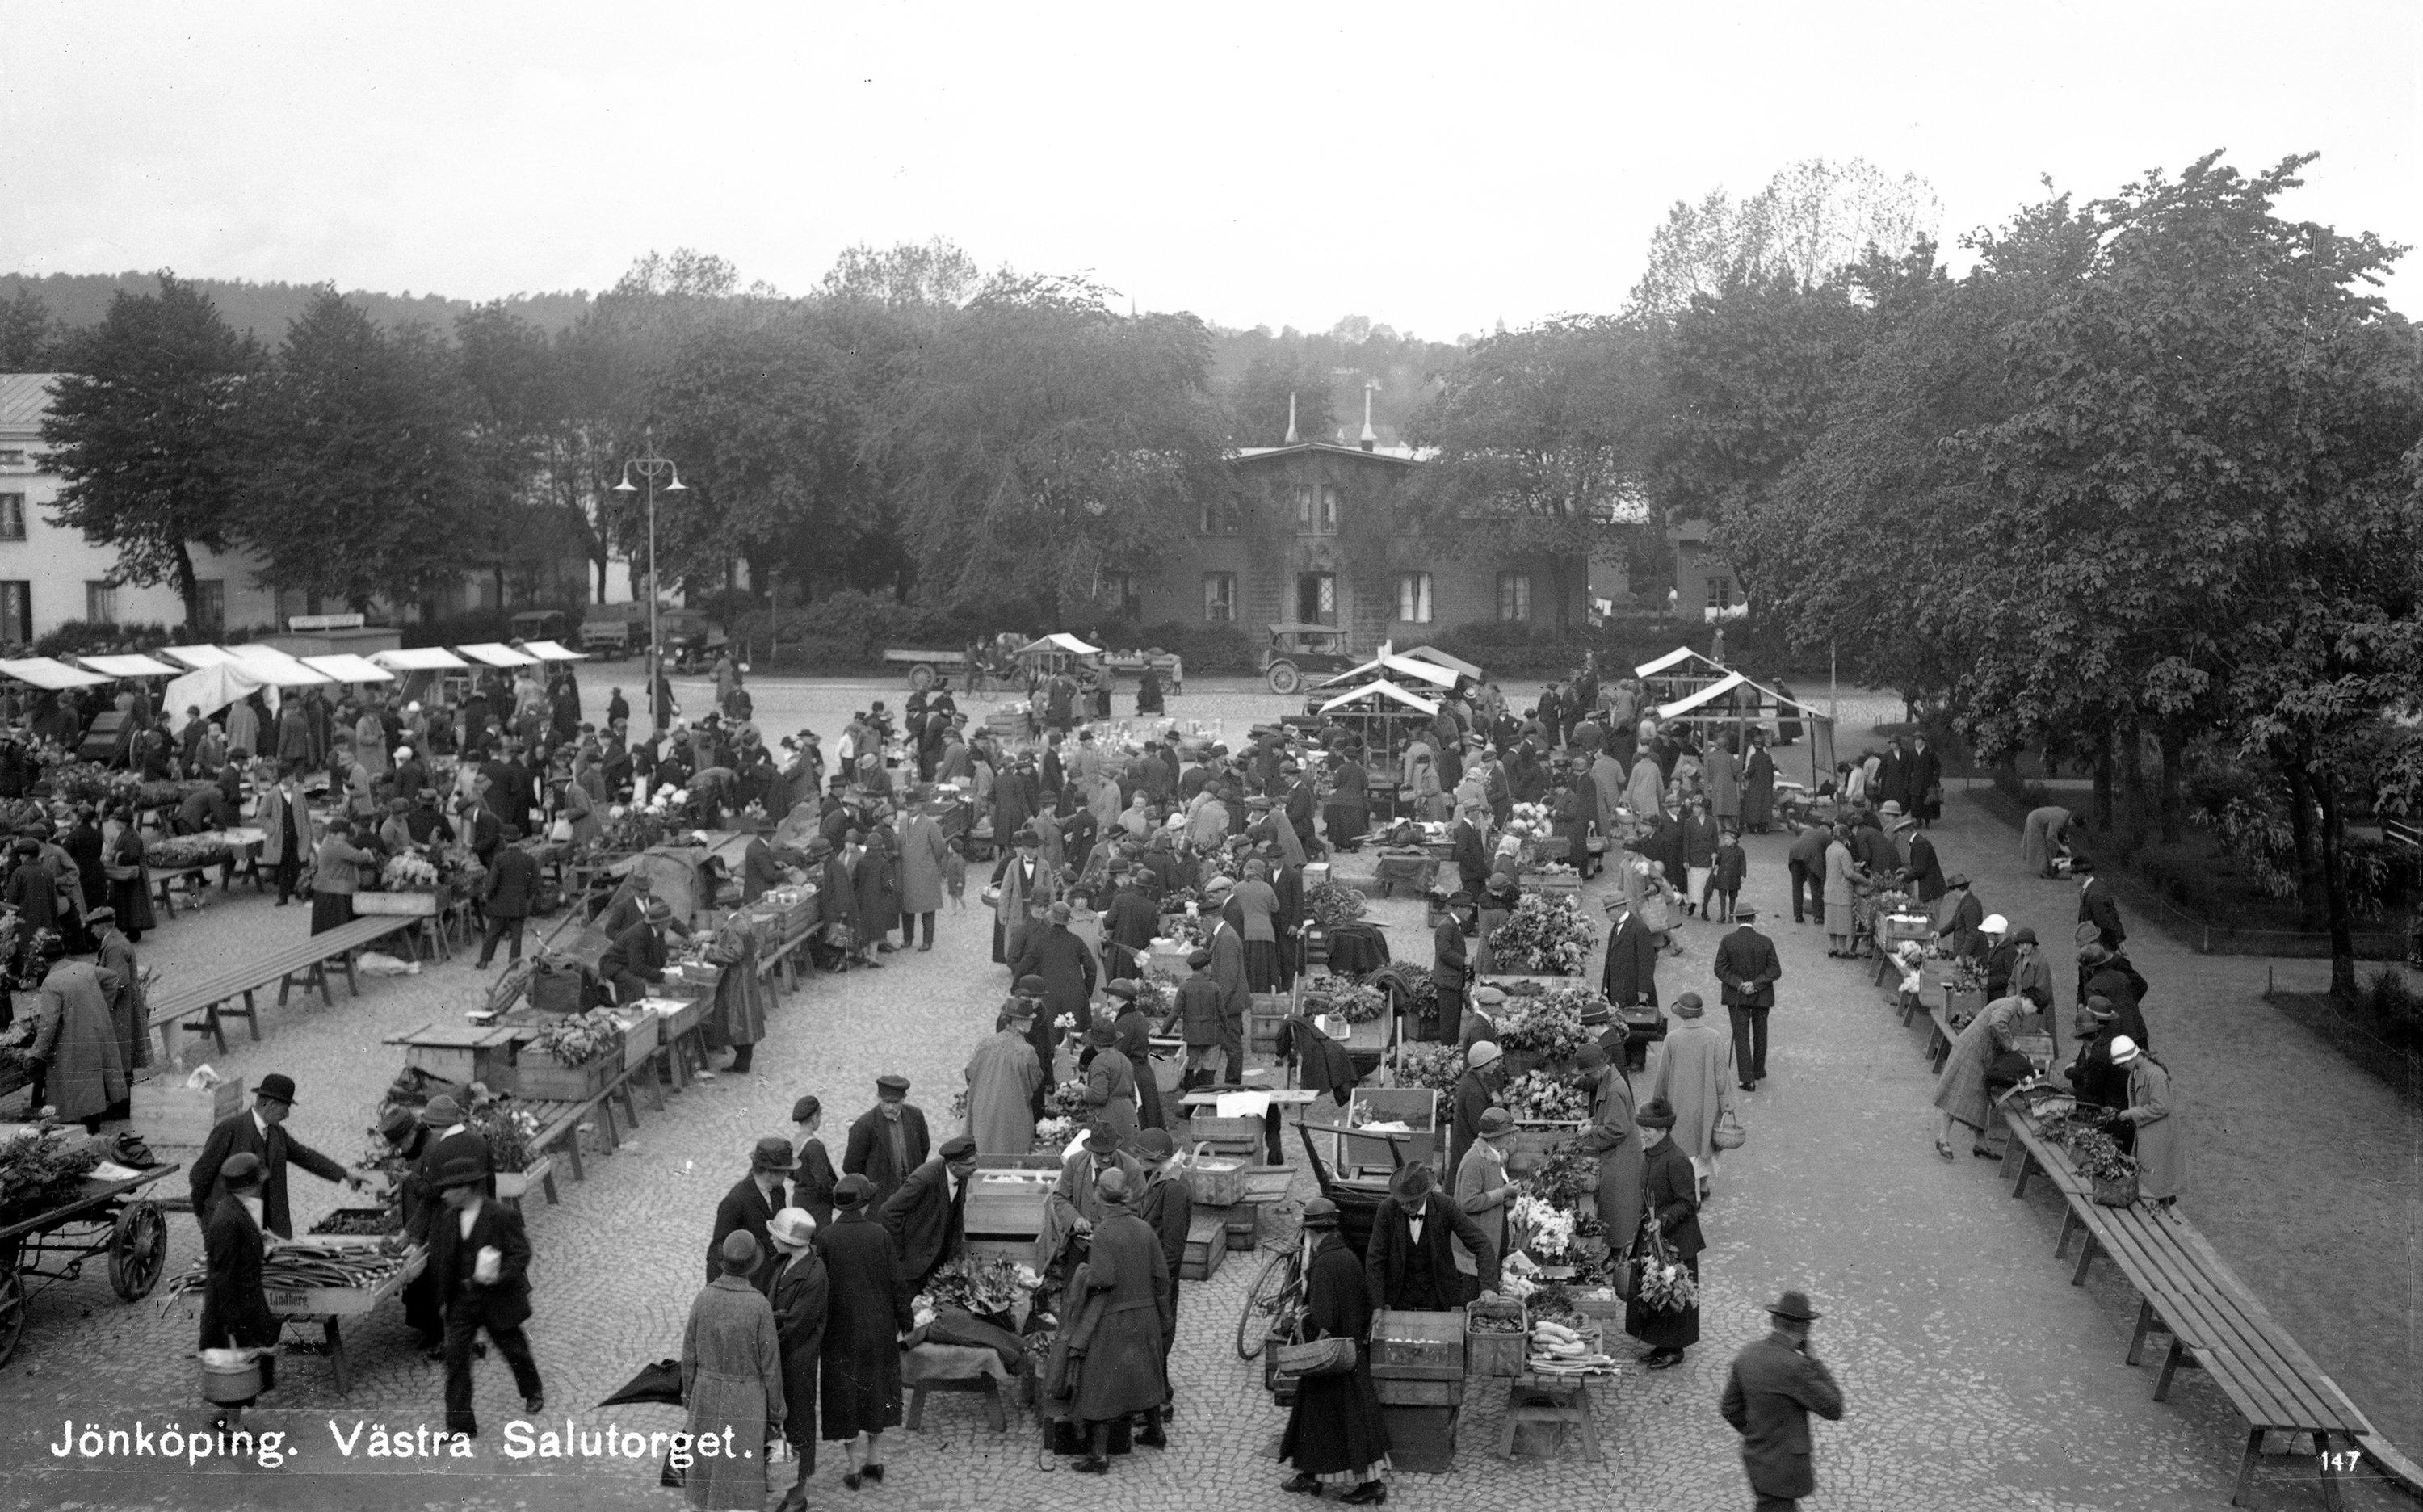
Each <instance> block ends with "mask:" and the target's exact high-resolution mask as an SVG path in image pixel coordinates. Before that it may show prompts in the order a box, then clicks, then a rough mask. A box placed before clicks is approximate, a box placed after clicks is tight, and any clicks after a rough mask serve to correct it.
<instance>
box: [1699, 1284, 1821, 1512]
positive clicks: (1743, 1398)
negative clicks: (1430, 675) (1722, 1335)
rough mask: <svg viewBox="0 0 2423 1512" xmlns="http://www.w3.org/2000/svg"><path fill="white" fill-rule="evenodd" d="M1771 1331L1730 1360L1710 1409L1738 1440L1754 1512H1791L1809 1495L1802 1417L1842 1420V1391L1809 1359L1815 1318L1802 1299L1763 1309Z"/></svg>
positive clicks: (1811, 1482)
mask: <svg viewBox="0 0 2423 1512" xmlns="http://www.w3.org/2000/svg"><path fill="white" fill-rule="evenodd" d="M1766 1313H1767V1321H1768V1322H1769V1323H1770V1324H1772V1325H1773V1331H1772V1332H1770V1333H1768V1334H1767V1336H1766V1338H1764V1339H1760V1340H1758V1341H1756V1342H1754V1343H1752V1344H1750V1345H1744V1346H1743V1348H1742V1352H1741V1353H1740V1354H1737V1355H1735V1356H1734V1363H1733V1369H1732V1371H1731V1372H1730V1373H1729V1374H1728V1375H1727V1376H1726V1377H1725V1394H1724V1397H1723V1399H1722V1400H1721V1401H1720V1402H1719V1403H1718V1411H1719V1412H1722V1413H1723V1414H1724V1419H1725V1421H1726V1422H1727V1423H1730V1424H1733V1426H1734V1432H1735V1433H1738V1434H1740V1435H1741V1436H1742V1468H1743V1469H1744V1470H1745V1471H1747V1472H1749V1474H1750V1492H1751V1494H1752V1495H1754V1496H1755V1497H1757V1499H1758V1507H1759V1512H1791V1509H1792V1508H1794V1507H1797V1506H1798V1505H1799V1504H1800V1498H1802V1497H1804V1496H1809V1495H1812V1494H1813V1493H1814V1492H1815V1491H1816V1489H1817V1475H1816V1472H1815V1471H1814V1469H1813V1468H1812V1466H1811V1463H1810V1456H1811V1450H1812V1448H1813V1446H1812V1444H1811V1443H1810V1440H1809V1414H1810V1413H1812V1412H1814V1413H1816V1414H1817V1415H1818V1416H1819V1417H1821V1418H1824V1419H1826V1420H1827V1421H1828V1422H1829V1423H1830V1422H1835V1421H1838V1420H1840V1419H1841V1417H1842V1416H1843V1389H1842V1388H1841V1387H1839V1386H1837V1385H1835V1384H1834V1376H1833V1373H1832V1372H1831V1371H1829V1370H1828V1369H1827V1368H1826V1367H1825V1366H1824V1365H1823V1364H1821V1363H1820V1362H1819V1361H1818V1359H1817V1357H1816V1356H1815V1355H1813V1354H1811V1353H1810V1352H1809V1327H1810V1325H1811V1324H1813V1323H1814V1322H1816V1321H1817V1319H1818V1318H1819V1317H1821V1316H1823V1314H1822V1313H1819V1312H1818V1311H1817V1310H1816V1309H1815V1308H1813V1307H1811V1306H1810V1305H1809V1296H1808V1294H1807V1293H1805V1292H1798V1291H1788V1292H1785V1293H1784V1294H1783V1295H1782V1297H1777V1298H1776V1299H1775V1300H1774V1301H1772V1302H1770V1303H1768V1304H1767V1307H1766Z"/></svg>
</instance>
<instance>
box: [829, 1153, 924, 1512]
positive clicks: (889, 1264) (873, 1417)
mask: <svg viewBox="0 0 2423 1512" xmlns="http://www.w3.org/2000/svg"><path fill="white" fill-rule="evenodd" d="M874 1195H875V1184H874V1183H873V1182H871V1181H868V1180H867V1179H866V1178H865V1177H864V1176H862V1175H859V1174H856V1173H855V1172H853V1173H852V1174H850V1175H847V1176H844V1177H843V1178H842V1179H841V1181H840V1183H839V1185H837V1186H834V1187H833V1220H832V1222H831V1224H830V1225H828V1226H826V1227H824V1228H821V1229H818V1230H817V1231H816V1252H817V1253H818V1254H820V1255H822V1256H824V1261H825V1273H826V1275H827V1277H828V1278H829V1280H830V1282H831V1292H830V1294H829V1295H830V1298H831V1300H830V1301H829V1303H828V1304H827V1306H826V1310H825V1336H824V1338H823V1340H822V1341H821V1342H820V1344H819V1345H818V1348H819V1354H818V1359H819V1360H820V1361H821V1362H822V1367H823V1368H822V1370H821V1372H820V1376H819V1385H820V1386H821V1388H822V1393H821V1394H822V1396H823V1403H822V1408H823V1433H824V1437H825V1438H826V1439H827V1440H840V1441H841V1442H842V1443H843V1444H844V1445H845V1446H846V1453H847V1456H848V1460H849V1470H848V1471H847V1472H846V1473H845V1474H844V1475H843V1476H842V1484H843V1485H845V1486H847V1487H848V1488H850V1489H851V1490H853V1491H854V1490H857V1489H858V1488H859V1486H860V1484H861V1481H862V1479H863V1477H864V1476H865V1475H866V1474H867V1473H869V1472H871V1473H872V1474H873V1477H874V1479H875V1480H876V1481H878V1482H880V1481H881V1480H882V1479H883V1461H882V1460H881V1459H880V1458H879V1457H878V1456H879V1454H880V1452H881V1449H882V1442H883V1430H884V1429H886V1428H889V1427H892V1426H893V1425H895V1424H897V1423H898V1422H899V1421H900V1335H902V1334H904V1333H906V1332H908V1331H909V1330H910V1329H912V1328H914V1327H916V1320H915V1319H914V1318H912V1317H911V1315H910V1312H909V1289H908V1287H907V1286H906V1285H904V1284H903V1283H902V1282H901V1281H900V1279H899V1268H900V1265H899V1259H898V1256H897V1255H896V1254H895V1252H894V1250H893V1248H892V1235H890V1234H889V1233H884V1232H883V1225H882V1224H880V1223H878V1222H876V1221H875V1220H874V1218H871V1217H869V1216H868V1214H867V1211H866V1205H867V1199H869V1198H871V1197H873V1196H874Z"/></svg>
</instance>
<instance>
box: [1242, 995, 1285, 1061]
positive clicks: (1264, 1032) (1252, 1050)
mask: <svg viewBox="0 0 2423 1512" xmlns="http://www.w3.org/2000/svg"><path fill="white" fill-rule="evenodd" d="M1253 999H1254V1000H1253V1003H1252V1004H1251V1006H1249V1007H1248V1008H1247V1009H1246V1010H1245V1050H1246V1052H1247V1053H1248V1054H1250V1055H1258V1056H1275V1055H1276V1054H1278V1050H1279V1026H1280V1025H1281V1024H1283V1023H1285V1022H1287V1016H1288V1014H1289V1013H1291V1012H1292V1011H1294V1007H1295V1005H1294V1002H1293V1000H1292V999H1291V998H1290V997H1289V996H1288V995H1286V994H1285V993H1256V994H1254V995H1253Z"/></svg>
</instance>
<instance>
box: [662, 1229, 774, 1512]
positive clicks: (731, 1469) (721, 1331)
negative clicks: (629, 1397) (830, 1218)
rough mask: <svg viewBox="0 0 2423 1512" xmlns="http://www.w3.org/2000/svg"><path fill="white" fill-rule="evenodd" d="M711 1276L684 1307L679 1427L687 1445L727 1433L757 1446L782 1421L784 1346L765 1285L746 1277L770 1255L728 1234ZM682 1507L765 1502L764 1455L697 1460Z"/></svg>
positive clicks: (741, 1232)
mask: <svg viewBox="0 0 2423 1512" xmlns="http://www.w3.org/2000/svg"><path fill="white" fill-rule="evenodd" d="M713 1258H714V1260H715V1262H716V1267H717V1274H716V1276H715V1278H714V1279H713V1280H711V1281H708V1282H707V1283H706V1287H705V1290H704V1291H702V1292H700V1293H699V1294H698V1297H697V1298H696V1299H695V1300H693V1301H692V1302H691V1303H690V1308H689V1323H688V1324H687V1325H686V1326H685V1327H684V1328H683V1329H682V1353H681V1380H682V1404H683V1406H684V1407H685V1408H687V1409H689V1417H688V1420H687V1421H686V1423H685V1424H684V1426H686V1427H687V1428H688V1429H689V1434H690V1437H691V1439H692V1440H694V1441H705V1442H712V1441H714V1440H718V1439H721V1438H723V1437H725V1436H726V1435H730V1436H731V1439H732V1441H733V1442H734V1445H735V1447H737V1446H738V1445H739V1444H743V1443H746V1444H750V1445H752V1446H762V1445H764V1444H766V1443H768V1442H769V1441H771V1440H773V1439H775V1438H776V1437H778V1436H780V1435H781V1434H783V1433H784V1430H785V1429H786V1428H787V1426H788V1424H789V1400H788V1398H787V1396H786V1394H785V1393H784V1390H783V1344H782V1336H781V1333H780V1331H779V1330H778V1329H777V1328H776V1327H775V1323H774V1309H773V1307H772V1305H771V1304H770V1303H768V1301H767V1299H766V1297H764V1296H763V1295H762V1294H763V1291H764V1288H763V1287H761V1286H759V1285H758V1284H757V1283H756V1282H755V1281H752V1280H751V1279H750V1278H751V1277H752V1275H755V1274H758V1273H761V1272H763V1273H769V1274H770V1272H771V1271H772V1268H773V1266H772V1261H773V1259H774V1257H773V1256H772V1255H770V1254H768V1253H767V1252H766V1247H764V1246H761V1245H760V1244H759V1243H758V1242H757V1240H756V1239H755V1238H754V1237H753V1236H752V1235H751V1234H750V1233H749V1232H748V1231H747V1230H745V1229H735V1230H734V1231H733V1232H732V1233H731V1234H730V1235H729V1236H727V1237H726V1239H725V1240H724V1242H723V1244H722V1245H721V1246H720V1247H719V1248H718V1250H717V1252H716V1254H715V1256H714V1257H713ZM682 1489H683V1491H684V1492H685V1493H686V1494H687V1496H688V1499H689V1504H690V1505H692V1506H695V1507H709V1508H747V1509H748V1512H757V1509H758V1508H760V1507H763V1506H764V1505H765V1504H766V1456H765V1455H764V1454H763V1452H762V1450H761V1452H759V1453H754V1454H752V1455H749V1456H747V1457H745V1458H744V1457H742V1456H735V1455H722V1454H718V1455H712V1456H709V1455H701V1456H698V1457H697V1459H696V1460H695V1461H694V1462H693V1463H692V1464H691V1465H690V1467H689V1470H688V1471H686V1472H684V1474H683V1477H682Z"/></svg>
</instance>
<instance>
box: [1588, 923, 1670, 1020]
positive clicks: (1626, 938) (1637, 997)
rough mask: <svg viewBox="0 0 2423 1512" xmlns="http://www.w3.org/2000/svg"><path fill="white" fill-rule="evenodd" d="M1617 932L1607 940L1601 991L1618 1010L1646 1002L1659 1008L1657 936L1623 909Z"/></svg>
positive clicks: (1601, 974) (1617, 924)
mask: <svg viewBox="0 0 2423 1512" xmlns="http://www.w3.org/2000/svg"><path fill="white" fill-rule="evenodd" d="M1619 912H1620V915H1621V916H1620V917H1619V918H1618V919H1617V922H1616V926H1615V929H1614V931H1613V932H1612V933H1610V934H1609V935H1608V936H1607V962H1606V963H1605V964H1604V965H1603V966H1602V967H1601V968H1600V981H1599V990H1600V991H1601V992H1603V993H1605V994H1606V995H1607V1001H1608V1002H1610V1003H1613V1004H1614V1005H1615V1006H1616V1007H1618V1008H1632V1007H1635V1006H1637V1005H1639V1004H1643V1003H1646V1004H1647V1005H1648V1006H1650V1007H1651V1008H1655V1007H1656V1006H1657V936H1656V935H1655V934H1653V933H1651V932H1650V930H1649V926H1648V925H1646V924H1644V923H1642V922H1641V920H1640V915H1639V914H1637V913H1635V912H1633V911H1632V910H1630V909H1623V910H1620V911H1619Z"/></svg>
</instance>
